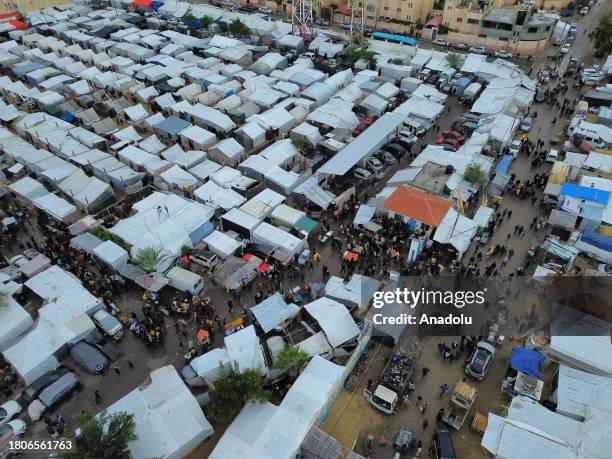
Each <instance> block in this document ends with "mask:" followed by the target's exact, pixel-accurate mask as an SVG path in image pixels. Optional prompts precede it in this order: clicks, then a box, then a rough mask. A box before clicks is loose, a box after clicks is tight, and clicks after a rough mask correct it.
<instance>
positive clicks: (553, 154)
mask: <svg viewBox="0 0 612 459" xmlns="http://www.w3.org/2000/svg"><path fill="white" fill-rule="evenodd" d="M558 159H559V150H555V149H551V150H549V151H548V154H547V155H546V162H547V163H554V162H555V161H557V160H558Z"/></svg>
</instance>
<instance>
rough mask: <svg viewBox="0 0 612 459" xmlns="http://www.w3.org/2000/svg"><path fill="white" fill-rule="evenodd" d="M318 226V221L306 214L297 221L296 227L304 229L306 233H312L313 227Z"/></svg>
mask: <svg viewBox="0 0 612 459" xmlns="http://www.w3.org/2000/svg"><path fill="white" fill-rule="evenodd" d="M316 226H317V222H316V221H314V220H313V219H312V218H309V217H307V216H305V215H304V216H303V217H302V218H300V219H299V220H298V221H297V222H296V223H295V228H296V229H298V230H301V231H304V232H306V233H310V232H311V231H312V230H313V229H315V228H316Z"/></svg>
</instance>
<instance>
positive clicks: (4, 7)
mask: <svg viewBox="0 0 612 459" xmlns="http://www.w3.org/2000/svg"><path fill="white" fill-rule="evenodd" d="M66 3H68V1H67V0H21V1H20V2H19V3H17V1H16V0H2V1H0V13H4V12H6V11H13V10H19V9H20V8H19V6H21V11H34V10H40V9H43V8H47V7H52V6H57V5H65V4H66Z"/></svg>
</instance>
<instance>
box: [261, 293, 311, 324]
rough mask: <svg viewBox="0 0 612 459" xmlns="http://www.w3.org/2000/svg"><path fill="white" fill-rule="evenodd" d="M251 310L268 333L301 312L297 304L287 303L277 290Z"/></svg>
mask: <svg viewBox="0 0 612 459" xmlns="http://www.w3.org/2000/svg"><path fill="white" fill-rule="evenodd" d="M251 312H252V313H253V315H254V316H255V318H256V319H257V322H258V323H259V325H260V326H261V328H262V330H263V331H264V333H268V332H269V331H271V330H274V329H275V328H277V327H281V326H282V325H283V324H284V323H285V322H286V321H288V320H290V319H292V318H294V317H296V316H297V315H298V314H299V312H300V308H299V307H298V306H297V305H295V304H287V303H286V302H285V300H284V299H283V297H282V296H281V294H280V293H279V292H276V293H275V294H274V295H272V296H270V297H268V298H266V299H265V300H263V301H262V302H261V303H259V304H257V305H255V306H253V307H252V308H251Z"/></svg>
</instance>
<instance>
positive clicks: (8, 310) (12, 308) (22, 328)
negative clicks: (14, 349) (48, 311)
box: [0, 289, 34, 352]
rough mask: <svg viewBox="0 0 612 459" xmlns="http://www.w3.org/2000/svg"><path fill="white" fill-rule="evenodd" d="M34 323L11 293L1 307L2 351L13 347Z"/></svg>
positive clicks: (0, 333)
mask: <svg viewBox="0 0 612 459" xmlns="http://www.w3.org/2000/svg"><path fill="white" fill-rule="evenodd" d="M5 290H6V289H3V291H5ZM33 324H34V321H33V320H32V316H30V314H29V313H28V312H27V311H26V310H25V309H24V308H23V307H22V306H21V305H20V304H19V303H18V302H17V301H15V299H13V297H12V296H11V295H10V294H9V295H8V296H7V298H6V304H5V305H4V306H3V307H1V308H0V352H3V351H4V350H5V349H8V348H9V347H11V346H12V345H13V344H14V343H15V342H16V341H17V339H18V338H19V337H20V336H21V335H23V334H24V333H25V332H26V331H27V330H28V329H30V328H31V327H32V325H33Z"/></svg>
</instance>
